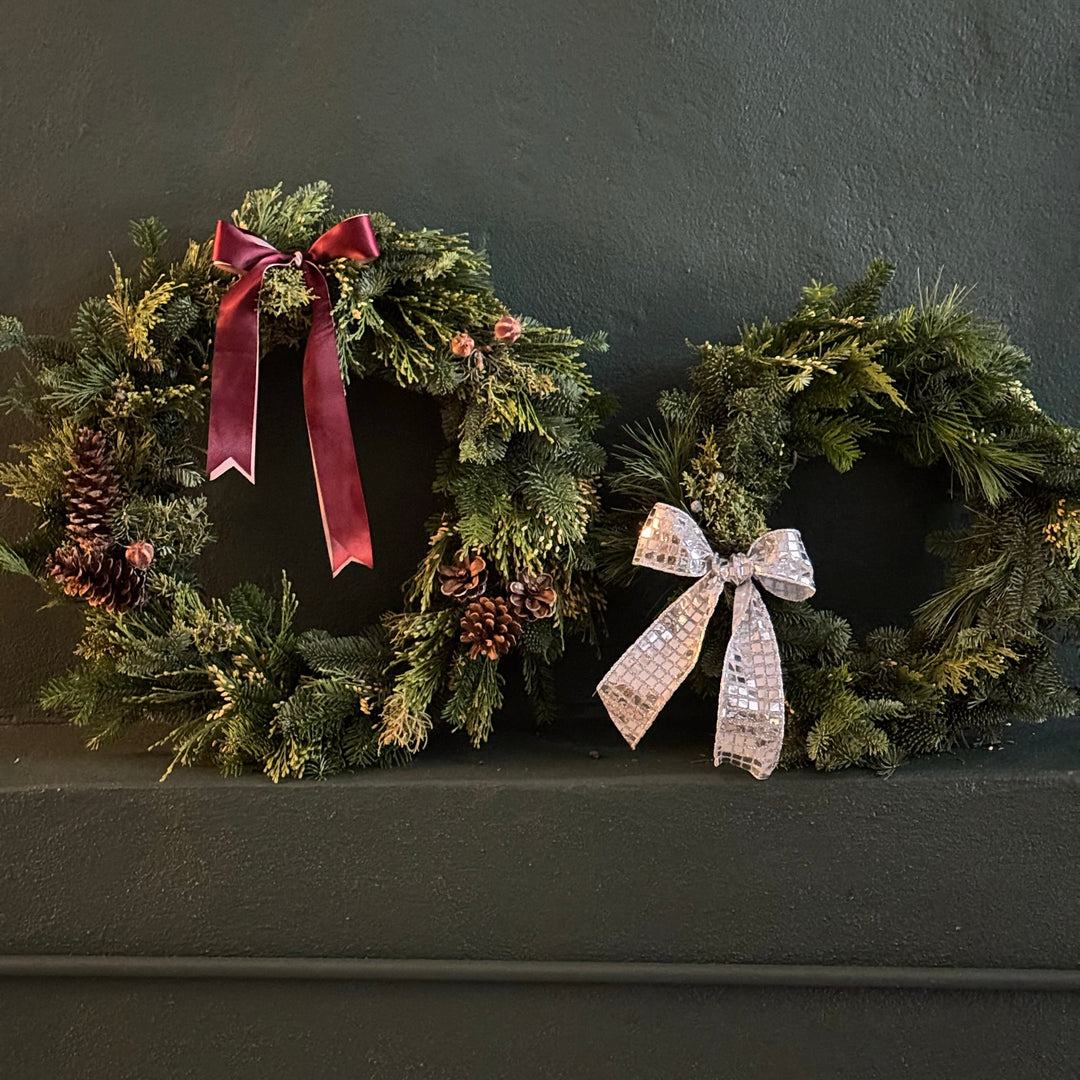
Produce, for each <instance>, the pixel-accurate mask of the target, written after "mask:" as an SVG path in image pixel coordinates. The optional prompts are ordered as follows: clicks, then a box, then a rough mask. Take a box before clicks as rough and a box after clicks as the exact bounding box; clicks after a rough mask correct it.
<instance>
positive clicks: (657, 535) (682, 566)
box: [634, 503, 716, 577]
mask: <svg viewBox="0 0 1080 1080" xmlns="http://www.w3.org/2000/svg"><path fill="white" fill-rule="evenodd" d="M715 558H716V557H715V554H714V552H713V549H712V548H711V547H709V541H708V540H706V539H705V534H704V533H703V532H702V531H701V528H700V526H699V525H698V523H697V522H696V521H695V520H694V519H693V518H692V517H691V516H690V515H689V514H688V513H687V512H686V511H685V510H680V509H679V508H678V507H677V506H669V505H668V504H667V503H657V504H656V505H655V506H654V507H653V508H652V511H651V512H650V514H649V517H648V519H647V520H646V522H645V524H644V526H643V527H642V529H641V535H640V536H639V537H638V542H637V549H636V550H635V551H634V564H635V565H636V566H647V567H648V568H649V569H650V570H663V571H664V573H666V574H678V575H679V576H680V577H702V576H703V575H705V574H707V573H708V572H709V570H710V569H712V567H713V564H714V562H715Z"/></svg>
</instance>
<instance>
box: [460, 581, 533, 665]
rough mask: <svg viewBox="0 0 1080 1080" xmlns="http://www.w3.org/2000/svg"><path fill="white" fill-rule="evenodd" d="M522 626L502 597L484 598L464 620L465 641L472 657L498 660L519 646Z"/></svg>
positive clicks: (467, 609)
mask: <svg viewBox="0 0 1080 1080" xmlns="http://www.w3.org/2000/svg"><path fill="white" fill-rule="evenodd" d="M520 633H521V623H519V622H518V621H517V619H515V618H514V613H513V612H512V611H511V610H510V605H509V604H508V603H507V602H506V600H504V599H503V597H501V596H482V597H480V599H479V600H474V601H473V602H472V603H471V604H470V605H469V606H468V607H467V608H466V609H465V615H464V616H463V617H462V620H461V640H462V641H464V642H465V643H466V644H467V645H470V646H471V648H470V649H469V656H470V658H471V659H473V660H475V659H476V658H477V657H479V656H486V657H487V658H488V659H489V660H497V659H498V658H499V657H500V656H505V655H506V653H508V652H509V651H510V650H511V649H512V648H513V647H514V646H515V645H516V644H517V639H518V635H519V634H520Z"/></svg>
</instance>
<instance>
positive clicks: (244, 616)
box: [0, 183, 610, 780]
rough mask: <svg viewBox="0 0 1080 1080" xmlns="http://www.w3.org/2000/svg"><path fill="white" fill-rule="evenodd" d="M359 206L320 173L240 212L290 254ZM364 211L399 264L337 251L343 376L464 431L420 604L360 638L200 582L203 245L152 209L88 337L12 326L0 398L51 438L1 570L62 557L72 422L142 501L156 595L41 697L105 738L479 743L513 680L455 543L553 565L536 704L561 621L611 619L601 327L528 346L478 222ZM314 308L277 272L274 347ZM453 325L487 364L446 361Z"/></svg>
mask: <svg viewBox="0 0 1080 1080" xmlns="http://www.w3.org/2000/svg"><path fill="white" fill-rule="evenodd" d="M346 216H349V215H348V214H347V213H342V212H340V211H336V210H334V208H333V205H332V202H331V191H330V188H329V186H328V185H326V184H325V183H315V184H310V185H307V186H304V187H302V188H300V189H299V190H298V191H296V192H294V193H293V194H291V195H285V194H283V192H282V190H281V187H280V185H279V186H277V187H274V188H268V189H261V190H257V191H253V192H250V193H249V194H248V195H247V196H246V197H245V199H244V200H243V203H242V204H241V206H240V208H239V210H237V211H236V212H235V213H234V215H233V220H234V221H235V223H236V224H237V225H239V226H240V227H242V228H245V229H248V230H250V231H252V232H254V233H257V234H258V235H260V236H262V237H264V238H265V239H267V240H268V241H270V243H272V244H274V245H275V246H276V247H278V248H280V249H282V250H286V251H289V250H294V249H297V248H301V249H302V248H306V247H307V246H308V245H309V244H310V243H311V242H312V241H313V240H314V239H315V237H316V236H317V235H319V234H320V233H321V232H323V231H324V230H325V229H327V228H328V227H330V226H331V225H333V224H334V223H335V222H337V221H340V220H341V219H342V218H344V217H346ZM371 220H372V223H373V225H374V228H375V231H376V235H377V237H378V242H379V246H380V249H381V253H382V254H381V256H380V257H379V258H378V259H377V260H375V261H374V262H372V263H370V264H367V265H364V266H359V265H357V264H356V263H354V262H351V261H348V260H339V261H336V262H333V263H331V264H330V265H329V266H328V267H327V268H326V276H327V280H328V282H329V285H330V289H331V296H332V302H333V306H334V318H335V322H336V326H337V335H338V346H339V352H340V356H341V361H342V375H343V378H344V379H345V381H346V382H349V381H351V380H356V379H359V378H362V377H366V376H370V375H376V374H377V375H379V376H381V377H385V378H389V379H392V380H394V381H396V382H397V383H398V384H400V385H401V386H403V387H406V388H409V389H411V390H414V391H418V392H421V393H427V394H432V395H434V396H435V397H436V398H437V399H438V401H439V403H440V406H441V411H442V425H443V430H444V433H445V436H446V441H447V445H446V449H445V451H444V453H443V454H442V456H441V457H440V459H439V461H438V463H437V469H436V481H435V487H436V491H437V492H438V493H439V494H441V495H442V496H443V497H444V505H445V509H444V511H443V512H442V514H441V515H440V516H439V517H438V518H437V519H436V520H434V521H432V522H431V523H430V529H431V541H430V548H429V553H428V556H427V557H426V558H425V559H424V560H423V561H422V562H421V564H420V566H419V568H418V569H417V571H416V573H415V575H414V576H413V577H412V578H411V579H410V581H408V582H407V583H406V584H405V595H406V604H405V606H404V608H403V609H402V610H401V611H397V612H392V613H390V614H388V615H387V616H385V618H384V619H383V620H382V623H381V624H380V625H379V626H377V627H375V628H372V629H368V630H365V631H363V632H361V633H360V634H358V635H356V636H352V637H346V638H333V637H330V636H329V635H327V634H325V633H322V632H318V631H315V632H306V633H302V632H299V631H298V630H297V629H296V628H295V614H296V600H295V597H294V596H293V594H292V591H291V589H290V587H289V584H288V581H287V580H283V586H282V591H281V595H280V596H279V597H270V596H267V595H266V594H265V593H263V592H262V591H261V590H259V589H257V588H256V587H254V586H253V585H241V586H238V587H237V588H236V589H235V590H234V591H233V592H232V593H231V594H230V595H229V596H228V597H227V598H226V599H213V598H208V597H206V596H205V595H204V594H203V593H202V591H201V590H200V589H199V588H198V582H197V577H196V562H197V559H198V557H199V555H200V554H201V553H202V551H203V550H204V548H205V547H206V545H207V544H209V543H210V542H211V540H212V539H213V529H212V525H211V522H210V520H209V518H208V517H207V512H206V500H205V498H204V497H203V496H202V495H201V493H200V488H201V486H202V484H203V483H204V482H205V480H206V477H205V474H204V471H203V463H204V458H205V434H204V424H205V416H206V409H207V404H208V392H209V372H210V361H211V349H212V338H213V328H214V322H215V320H216V316H217V306H218V303H219V301H220V299H221V296H222V294H223V293H224V291H225V289H226V288H227V287H228V285H229V284H230V283H231V281H232V278H231V277H230V276H229V275H227V274H224V273H222V272H220V271H218V270H216V269H215V268H214V267H213V265H212V262H211V252H212V242H211V241H209V240H208V241H205V242H195V241H192V242H189V243H188V244H187V246H186V248H185V249H184V250H183V251H182V252H181V253H180V255H179V257H178V258H173V256H172V249H171V247H170V244H169V241H168V233H167V231H166V229H165V227H164V226H163V225H162V224H161V223H160V222H159V221H158V220H157V219H155V218H148V219H146V220H143V221H138V222H134V223H133V224H132V229H131V233H132V239H133V241H134V243H135V246H136V248H137V250H138V254H139V262H138V266H137V269H136V270H135V272H134V274H133V275H132V276H130V277H128V276H126V272H125V270H124V269H123V268H122V267H121V266H120V265H118V264H115V263H114V266H113V274H112V287H111V290H110V292H109V293H108V295H106V296H104V297H91V298H90V299H88V300H86V301H84V302H83V303H82V304H81V305H80V306H79V309H78V311H77V312H76V315H75V320H74V325H73V327H72V331H71V335H70V338H65V339H50V338H44V337H36V336H33V335H30V334H28V333H27V332H26V331H25V330H24V328H23V327H22V325H21V324H20V323H19V322H18V321H17V320H15V319H12V318H6V317H5V318H0V349H17V350H19V351H21V353H22V354H23V357H24V360H25V363H24V368H23V371H22V373H21V374H20V375H18V376H17V377H16V378H15V379H14V381H13V383H12V385H11V388H10V390H9V392H8V394H7V397H6V403H7V405H8V407H9V408H13V409H17V410H19V411H21V412H23V413H24V414H25V415H27V416H28V417H30V418H31V419H32V420H33V421H35V422H36V423H37V425H38V427H39V430H40V434H39V436H38V438H37V439H35V440H34V441H33V442H31V443H29V444H27V445H25V446H22V447H20V448H19V450H20V454H19V456H18V458H17V459H15V460H14V461H11V462H8V463H6V464H4V465H2V466H0V482H2V483H3V484H4V485H5V486H6V488H7V491H8V494H9V495H11V496H13V497H15V498H19V499H22V500H25V501H26V502H28V503H29V504H30V505H31V506H33V507H34V508H35V510H36V511H37V513H38V516H39V525H38V528H36V529H35V530H34V531H33V532H32V533H31V535H30V536H29V537H27V538H26V539H25V540H23V541H21V542H19V543H17V544H7V543H0V569H6V570H9V571H12V572H17V573H23V574H29V575H31V576H34V577H37V578H38V579H39V580H41V582H42V584H43V585H45V586H46V587H47V588H50V587H51V588H52V589H54V590H55V588H56V587H55V584H52V583H50V582H49V579H48V577H47V573H46V569H47V560H48V558H49V556H50V554H51V553H52V552H53V551H55V549H56V548H57V547H58V546H59V545H60V543H61V542H62V540H63V537H64V529H65V479H64V471H65V469H66V468H68V459H69V455H70V454H71V451H72V448H73V446H74V444H75V441H76V438H77V435H76V433H77V431H78V430H79V429H80V428H90V429H93V430H94V431H97V432H100V433H101V434H102V436H103V438H104V440H105V441H106V442H107V443H108V446H109V450H110V453H111V456H112V462H113V464H114V466H115V470H116V473H117V475H118V478H119V482H120V484H121V486H122V489H123V491H124V492H125V495H126V497H125V500H124V502H123V504H122V505H121V506H119V507H118V508H115V509H114V510H113V512H112V517H111V522H110V525H111V528H112V530H113V533H114V534H115V537H116V539H117V541H118V542H119V543H121V544H127V543H130V542H132V541H134V540H147V541H149V542H150V543H152V544H153V546H154V550H155V557H154V561H153V563H152V565H151V566H150V568H149V570H148V572H147V574H146V587H147V590H148V594H149V598H148V601H147V603H146V605H145V606H144V607H142V608H141V609H140V610H138V611H134V612H128V613H127V614H123V615H115V616H114V615H110V614H109V613H107V612H104V611H101V610H97V609H95V610H86V613H85V633H84V636H83V639H82V642H81V644H80V646H79V649H78V652H79V655H80V657H81V659H82V663H81V664H80V665H79V666H78V667H77V668H75V669H74V670H73V671H71V672H69V673H68V674H67V675H65V676H63V677H61V678H59V679H57V680H56V681H55V682H54V683H52V684H51V685H50V686H49V687H47V688H46V689H45V691H44V693H43V698H42V701H43V703H44V706H45V707H46V708H47V709H50V710H55V711H59V712H62V713H64V714H66V715H69V716H70V717H71V718H72V719H73V720H74V722H75V723H77V724H81V725H83V726H85V727H87V728H88V729H90V731H91V745H95V746H96V745H100V744H101V743H103V742H105V741H107V740H109V739H112V738H114V737H116V736H117V735H119V734H120V733H121V732H122V731H123V730H124V729H125V728H126V727H127V726H128V725H130V724H132V723H134V722H137V721H140V720H145V719H147V718H149V719H151V720H154V721H158V722H160V723H162V724H164V725H165V726H166V732H167V734H165V736H164V738H163V740H162V742H163V743H164V744H167V745H171V746H172V747H173V750H174V754H175V757H174V764H181V765H187V764H191V763H194V762H196V761H202V760H210V761H213V762H215V763H216V764H217V766H218V767H219V768H220V769H222V771H224V772H227V773H229V772H235V771H237V770H239V769H241V768H243V767H244V766H245V765H247V764H250V763H255V764H257V765H259V766H260V767H261V768H263V770H264V771H265V772H266V773H267V774H268V775H269V776H271V777H272V778H273V779H275V780H277V779H280V778H283V777H288V776H292V777H298V776H310V775H314V776H324V775H328V774H330V773H334V772H337V771H340V770H342V769H346V768H354V767H358V766H364V765H371V764H376V763H379V764H386V763H393V762H396V761H400V760H403V759H405V758H407V757H408V756H409V755H410V754H411V753H414V752H415V751H417V750H418V749H419V748H420V747H421V746H423V744H424V742H425V740H426V738H427V734H428V731H429V729H430V727H431V725H432V723H433V722H434V718H435V717H439V716H440V715H441V716H442V717H444V718H445V719H446V720H447V721H448V722H449V723H450V724H451V725H452V726H453V727H455V728H461V729H464V730H465V731H466V732H467V734H468V735H469V736H470V738H471V739H472V740H473V741H474V742H476V743H478V742H480V741H482V740H483V739H484V738H486V737H487V735H488V733H489V732H490V730H491V724H492V715H493V713H494V711H495V710H496V709H497V708H498V706H499V704H500V702H501V700H502V691H501V684H502V676H501V674H500V673H499V672H498V664H499V661H496V660H489V659H480V660H469V659H468V646H467V645H465V644H463V643H461V642H460V641H459V636H460V625H459V624H460V619H461V610H462V609H461V606H460V604H457V603H455V602H454V601H452V600H448V599H447V598H446V597H444V596H443V595H442V594H441V593H440V590H439V578H438V567H439V566H440V565H441V564H442V563H445V562H452V561H453V560H454V559H455V558H465V557H467V556H469V557H474V556H477V555H480V556H482V557H483V558H484V559H485V560H486V562H487V567H488V570H489V572H490V573H491V575H492V576H493V578H497V579H501V581H502V583H504V584H506V583H509V582H511V581H516V580H519V579H521V578H522V577H523V576H526V575H533V576H535V575H538V574H541V573H544V572H546V573H550V574H551V575H552V576H553V578H554V587H555V589H556V590H557V592H558V596H559V601H558V604H557V605H556V607H555V612H554V615H553V617H552V619H550V620H548V625H547V626H546V627H545V629H544V630H542V631H537V632H534V633H531V634H529V635H524V636H523V638H522V640H521V642H520V645H519V646H518V648H517V649H516V650H515V652H516V654H517V655H518V656H519V657H520V659H521V662H522V664H523V666H524V668H525V672H526V678H527V680H528V681H529V684H530V686H531V687H532V688H533V689H534V690H535V692H536V694H537V695H538V711H539V712H541V713H547V714H550V712H551V708H552V706H551V700H550V694H551V690H552V686H553V682H552V680H551V679H550V678H549V677H548V676H547V675H546V674H544V672H545V671H546V669H547V665H549V664H550V663H551V662H553V661H554V660H555V659H556V658H557V657H558V656H559V655H560V654H561V652H562V650H563V647H564V643H565V639H566V635H567V634H568V633H570V632H575V633H581V634H584V635H585V636H595V632H596V627H595V624H594V620H595V618H596V616H597V612H598V611H599V610H600V608H601V607H602V596H601V593H600V590H599V587H598V584H597V580H596V575H595V572H594V567H595V555H594V552H593V541H592V538H591V537H590V536H589V534H588V529H589V524H590V520H591V519H592V517H593V515H594V513H595V511H596V509H597V487H598V477H599V474H600V472H601V470H602V469H603V467H604V463H605V458H604V453H603V451H602V450H601V449H600V447H599V446H598V445H597V444H596V442H595V441H594V440H593V435H594V433H595V431H596V429H597V428H598V427H599V426H600V424H601V422H602V420H603V419H604V417H605V415H606V413H607V412H608V411H609V409H610V406H609V404H608V403H607V402H606V401H605V400H604V399H602V398H601V396H600V395H599V394H598V393H597V391H596V390H595V389H594V388H593V386H592V384H591V382H590V380H589V377H588V375H587V373H586V371H585V366H584V363H583V362H582V360H581V359H580V354H581V353H582V352H584V351H588V350H602V349H604V348H606V345H605V341H604V338H603V335H599V334H597V335H593V336H592V337H589V338H580V337H577V336H575V335H574V334H573V333H572V332H571V331H570V330H567V329H558V328H552V327H548V326H545V325H543V324H541V323H539V322H536V321H535V320H531V319H528V318H523V319H522V320H521V322H522V325H523V332H522V334H521V336H520V338H519V339H518V340H517V341H516V342H514V343H506V342H499V341H497V340H495V338H494V334H493V327H494V325H495V323H496V322H497V320H498V319H500V318H501V317H503V316H505V315H507V314H508V312H507V308H506V306H505V305H504V304H503V303H502V302H501V301H500V300H499V299H498V298H497V297H496V296H495V293H494V290H493V286H492V283H491V278H490V266H489V264H488V261H487V258H486V256H485V255H484V254H483V253H482V252H478V251H474V250H473V249H472V248H470V247H469V244H468V241H467V238H466V237H464V236H453V235H447V234H444V233H440V232H436V231H433V230H429V229H420V230H408V229H402V228H399V227H398V226H397V225H396V224H395V223H394V222H393V221H391V220H390V219H389V218H387V217H385V216H383V215H380V214H372V215H371ZM309 301H310V296H309V294H308V290H307V288H306V286H305V285H304V282H303V279H302V277H301V275H300V273H299V271H298V270H296V268H294V267H283V268H278V269H275V270H273V271H272V272H270V273H268V274H267V276H266V278H265V281H264V284H263V286H262V290H261V293H260V310H261V325H260V333H261V341H262V344H263V347H264V348H271V347H274V346H276V345H294V346H295V345H299V344H301V343H302V342H303V341H304V339H305V338H306V334H307V327H308V324H309V320H310V313H309ZM461 332H468V333H469V334H471V335H472V337H473V338H474V339H475V340H476V342H477V344H478V346H479V347H480V349H481V353H480V356H481V357H482V360H483V363H482V364H480V363H477V362H476V359H475V358H472V357H469V358H461V357H457V356H455V355H454V354H453V353H452V352H451V350H450V347H449V345H450V341H451V340H452V338H453V337H454V336H455V335H456V334H459V333H461Z"/></svg>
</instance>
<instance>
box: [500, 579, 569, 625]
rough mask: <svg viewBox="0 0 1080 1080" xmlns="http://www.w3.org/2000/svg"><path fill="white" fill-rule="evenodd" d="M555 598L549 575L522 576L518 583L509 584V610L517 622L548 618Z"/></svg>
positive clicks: (553, 607)
mask: <svg viewBox="0 0 1080 1080" xmlns="http://www.w3.org/2000/svg"><path fill="white" fill-rule="evenodd" d="M557 596H558V594H557V593H556V592H555V590H554V589H553V588H552V585H551V575H550V574H537V575H536V577H530V576H529V575H528V574H522V575H521V580H520V581H511V582H510V608H511V610H512V611H513V612H514V616H515V617H516V618H517V619H518V621H519V622H532V621H533V620H534V619H547V618H549V617H550V615H551V613H552V612H553V611H554V610H555V600H556V598H557Z"/></svg>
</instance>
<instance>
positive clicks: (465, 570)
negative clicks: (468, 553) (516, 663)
mask: <svg viewBox="0 0 1080 1080" xmlns="http://www.w3.org/2000/svg"><path fill="white" fill-rule="evenodd" d="M487 579H488V573H487V562H486V561H485V560H484V559H483V558H482V557H481V556H479V555H474V556H472V557H471V558H468V557H466V558H465V559H461V560H459V561H457V562H452V563H447V564H445V565H443V566H440V567H439V588H440V591H441V592H442V594H443V596H449V597H451V598H452V599H455V600H461V601H463V602H465V603H466V604H467V605H468V606H467V607H466V608H465V613H464V615H463V616H462V617H461V640H462V641H463V642H465V643H466V644H467V645H468V646H469V656H470V657H472V659H473V660H475V659H477V657H480V656H486V657H487V658H488V659H489V660H497V659H498V658H499V657H500V656H504V655H505V654H506V653H508V652H509V651H510V650H511V649H512V648H513V647H514V646H515V645H516V644H517V640H518V637H519V636H520V634H521V627H522V624H524V623H527V622H532V621H534V620H535V619H546V618H548V617H549V616H550V615H551V614H552V612H553V611H554V610H555V600H556V593H555V590H554V588H553V587H552V578H551V575H550V574H537V575H536V576H535V577H534V576H532V575H529V574H522V575H521V579H520V580H519V581H512V582H510V586H509V588H508V590H507V591H508V593H509V595H508V596H485V595H484V593H485V592H486V591H487Z"/></svg>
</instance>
